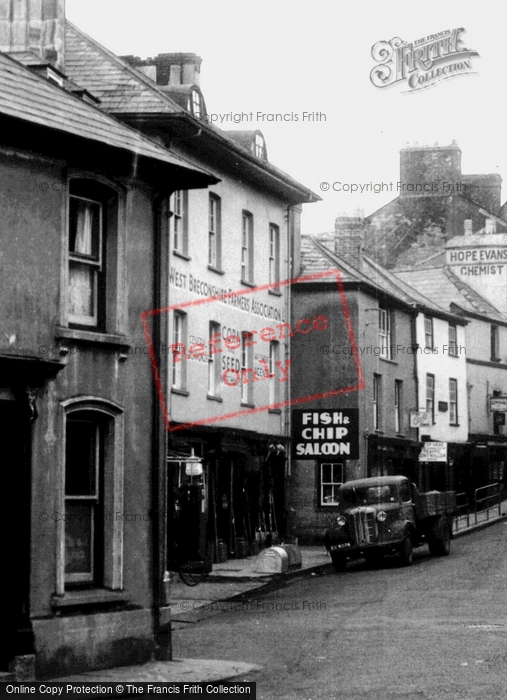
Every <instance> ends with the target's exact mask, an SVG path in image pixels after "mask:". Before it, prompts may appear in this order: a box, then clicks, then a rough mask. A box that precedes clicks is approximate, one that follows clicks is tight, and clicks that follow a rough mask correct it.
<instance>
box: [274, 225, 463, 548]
mask: <svg viewBox="0 0 507 700" xmlns="http://www.w3.org/2000/svg"><path fill="white" fill-rule="evenodd" d="M364 233H365V225H364V222H363V221H362V220H361V219H360V218H357V217H356V218H353V217H339V218H338V219H337V220H336V223H335V232H334V234H332V235H329V234H323V235H320V236H319V235H317V236H304V237H303V240H302V248H301V276H300V278H299V282H298V283H297V284H294V285H293V302H292V310H293V320H295V319H296V318H298V319H303V318H308V319H311V318H315V317H317V316H320V317H324V318H325V319H327V320H328V326H327V327H326V328H325V329H323V330H321V331H319V333H318V334H313V335H308V337H300V336H298V337H295V338H294V339H293V341H292V367H293V374H294V376H295V377H297V382H296V381H294V382H293V384H292V398H293V400H294V401H298V400H299V399H305V398H307V397H309V396H312V400H311V401H310V402H308V403H306V402H305V404H304V405H303V406H301V408H299V407H298V408H299V410H298V408H296V407H295V409H294V411H293V429H292V438H293V461H292V472H291V475H290V477H289V479H288V481H287V498H288V531H289V532H290V533H291V534H293V535H294V536H296V537H298V538H299V540H300V542H303V543H305V544H308V543H318V542H322V540H323V535H324V531H325V529H326V527H327V526H328V524H329V522H330V520H331V519H332V518H333V514H334V513H335V511H336V490H337V488H338V486H339V485H340V484H341V483H342V482H344V481H349V480H351V479H354V478H360V477H367V476H377V475H394V474H403V475H406V476H408V477H410V478H411V479H412V480H413V481H414V482H416V483H417V484H418V485H419V486H421V487H424V488H426V487H427V485H428V482H429V481H431V482H432V483H435V479H434V478H433V477H434V476H435V474H437V473H438V470H440V472H443V471H444V470H442V465H438V464H435V465H434V464H427V465H426V466H425V468H424V469H422V468H421V465H420V464H419V453H420V449H421V441H422V440H438V441H442V440H443V441H445V442H446V443H449V444H450V445H452V448H450V449H449V457H450V461H451V460H453V459H454V452H453V451H454V450H457V451H459V449H460V448H459V445H460V444H461V443H463V442H466V435H467V433H466V424H467V403H466V388H465V384H466V380H465V357H464V355H463V354H461V355H459V354H456V353H455V352H454V346H453V347H452V348H451V349H450V348H449V344H448V338H449V337H450V330H449V329H450V328H451V327H452V328H453V330H454V332H455V335H454V339H455V341H456V342H458V343H459V344H461V345H463V344H464V325H465V321H464V319H462V318H460V317H459V316H457V315H455V314H452V313H450V311H449V310H446V309H444V308H443V307H442V306H440V305H439V304H437V303H435V302H434V301H431V300H430V299H429V298H428V297H426V296H424V295H422V294H421V293H419V292H418V291H416V290H415V289H412V288H411V287H409V286H408V285H407V284H405V282H403V281H402V280H400V279H398V278H397V277H396V276H395V275H394V274H392V273H391V272H390V271H388V270H386V269H384V268H382V267H381V266H379V265H378V264H377V263H375V262H374V261H373V260H372V259H371V258H370V257H369V255H366V253H365V245H364ZM336 271H339V273H340V275H339V278H338V280H337V278H336V274H333V272H334V273H336ZM428 328H431V337H429V336H428ZM444 346H445V347H444ZM428 378H431V379H432V380H433V384H432V393H428V390H427V388H426V387H427V386H428V381H429V379H428ZM435 378H438V382H436V381H435ZM444 402H445V412H444V407H443V403H444ZM458 405H459V417H460V419H459V420H458ZM421 414H424V415H426V416H429V419H426V420H424V421H423V424H422V425H421V422H420V421H419V420H417V421H416V420H415V418H419V416H420V415H421ZM335 422H336V426H335ZM428 423H429V424H430V425H427V424H428ZM416 426H417V427H416ZM329 427H330V428H331V433H330V434H328V430H329ZM336 428H338V432H337V431H336ZM343 428H345V429H346V430H348V433H347V432H345V433H344V437H343V438H341V439H340V437H339V435H338V433H340V432H343ZM340 429H342V430H341V431H340ZM450 466H451V469H450V470H449V469H447V470H445V474H447V475H448V480H449V481H452V480H453V478H454V475H453V474H452V468H453V467H454V464H451V465H450ZM456 467H457V468H458V467H459V465H456ZM430 477H432V478H431V479H430ZM445 486H448V484H445Z"/></svg>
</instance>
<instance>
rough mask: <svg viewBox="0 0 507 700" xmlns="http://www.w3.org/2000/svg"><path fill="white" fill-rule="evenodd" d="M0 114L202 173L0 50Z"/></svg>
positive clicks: (202, 171) (199, 169)
mask: <svg viewBox="0 0 507 700" xmlns="http://www.w3.org/2000/svg"><path fill="white" fill-rule="evenodd" d="M0 114H3V115H5V116H8V117H14V118H16V119H21V120H23V121H27V122H30V123H32V124H37V125H39V126H43V127H47V128H52V129H55V130H56V131H59V132H65V133H68V134H72V135H74V136H78V137H81V138H85V139H90V140H91V141H96V142H99V143H101V144H106V145H108V146H112V147H113V148H118V149H121V150H123V151H130V152H131V153H135V154H137V155H138V156H142V157H146V158H152V159H156V160H158V161H163V162H165V163H170V164H172V165H177V166H180V167H184V168H187V169H190V168H192V169H193V170H195V171H196V172H199V173H201V174H203V173H205V171H204V170H203V169H201V168H196V167H195V166H191V165H190V164H189V163H188V162H187V161H186V160H185V159H183V158H179V157H178V156H175V155H173V154H172V153H170V152H169V151H168V150H167V149H166V148H164V147H162V146H159V145H158V144H156V143H155V142H154V141H151V140H150V139H148V138H147V137H145V136H143V135H142V134H140V133H139V132H138V131H136V130H135V129H132V128H131V127H129V126H126V125H125V124H122V123H121V122H120V121H118V120H116V119H115V118H114V117H111V116H109V115H108V114H105V113H104V112H103V111H101V110H100V109H99V108H97V107H94V106H93V105H91V104H89V103H87V102H85V101H84V100H81V99H79V98H78V97H76V96H74V95H72V94H71V93H69V92H68V91H66V90H64V89H63V88H60V87H58V86H57V85H54V84H53V83H51V82H50V81H48V80H46V79H45V78H42V77H40V76H38V75H37V74H36V73H34V72H33V71H32V70H30V69H29V68H25V66H23V65H22V64H21V63H19V62H17V61H15V60H14V59H13V58H11V57H10V56H7V55H5V54H0ZM211 177H212V178H213V181H215V180H216V178H214V177H213V176H211V175H210V178H211Z"/></svg>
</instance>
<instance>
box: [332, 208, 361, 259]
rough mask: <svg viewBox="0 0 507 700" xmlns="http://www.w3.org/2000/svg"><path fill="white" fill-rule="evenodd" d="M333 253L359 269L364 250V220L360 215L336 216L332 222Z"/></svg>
mask: <svg viewBox="0 0 507 700" xmlns="http://www.w3.org/2000/svg"><path fill="white" fill-rule="evenodd" d="M334 232H335V233H334V236H335V238H334V250H335V254H336V255H337V256H338V257H340V258H342V259H343V260H345V262H348V263H349V264H350V265H352V266H353V267H355V268H356V269H357V270H360V269H361V267H362V261H363V250H364V222H363V218H362V217H360V216H337V217H336V219H335V222H334Z"/></svg>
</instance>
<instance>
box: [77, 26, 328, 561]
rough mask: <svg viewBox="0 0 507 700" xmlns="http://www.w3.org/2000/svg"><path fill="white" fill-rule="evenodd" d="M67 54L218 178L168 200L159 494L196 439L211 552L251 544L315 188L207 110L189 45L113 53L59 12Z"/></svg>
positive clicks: (270, 522)
mask: <svg viewBox="0 0 507 700" xmlns="http://www.w3.org/2000/svg"><path fill="white" fill-rule="evenodd" d="M66 56H67V63H66V65H67V70H68V72H69V75H70V76H71V77H72V78H73V79H75V80H76V81H77V82H79V84H80V85H83V86H85V87H86V88H87V89H88V90H89V91H90V92H92V93H93V94H94V95H95V96H97V97H98V98H100V100H101V107H102V108H103V109H106V110H107V111H108V112H110V113H111V114H114V115H115V116H116V117H117V118H118V119H121V120H122V121H124V122H126V123H128V124H130V125H133V126H135V127H136V128H138V129H140V130H142V131H143V132H144V133H146V134H148V135H150V136H152V137H154V138H156V139H157V140H159V141H160V142H162V143H164V144H165V145H167V146H169V145H170V146H171V149H172V150H173V151H174V152H175V153H177V154H179V155H181V156H182V157H187V158H191V159H192V162H195V163H197V164H199V165H201V166H202V167H203V168H205V169H206V170H209V171H210V172H212V173H213V174H214V175H215V176H216V177H217V179H220V182H219V183H218V184H217V185H216V186H214V187H212V188H210V190H209V191H204V190H203V191H201V192H190V191H186V190H185V189H181V190H180V191H178V192H177V193H175V194H174V195H173V197H172V200H171V212H170V217H171V218H170V228H171V236H170V248H169V251H168V266H169V282H170V289H169V296H170V306H169V308H168V310H167V312H166V313H164V314H162V316H161V318H162V322H163V323H166V324H167V326H168V334H169V337H170V338H171V341H172V342H171V345H173V346H175V347H181V349H182V352H171V353H169V357H168V362H167V368H166V369H167V382H166V384H165V386H164V403H165V407H164V408H165V410H166V412H167V415H168V420H169V422H170V432H169V458H170V469H171V472H172V480H171V479H170V481H171V483H170V486H169V498H170V499H171V497H172V498H173V500H174V517H175V518H176V519H178V518H179V517H180V513H181V499H180V498H179V495H180V494H181V492H182V489H183V490H185V489H186V487H187V486H188V484H189V483H190V482H192V478H193V477H189V475H188V474H186V467H185V465H186V459H187V458H188V456H189V455H191V454H192V453H193V454H194V455H196V456H197V457H199V458H200V459H201V463H202V466H203V474H202V477H201V478H200V484H201V487H202V496H203V500H202V508H201V511H202V513H201V514H202V516H204V517H203V518H202V521H203V522H202V527H204V528H205V530H206V532H205V533H204V535H203V533H202V531H201V539H202V537H204V538H205V539H207V540H208V544H209V545H211V548H209V547H208V549H210V551H211V552H212V554H213V556H214V559H215V561H217V560H218V559H219V558H223V557H224V556H229V557H236V556H242V555H245V554H246V553H247V552H249V551H256V550H257V547H258V545H259V544H263V543H266V542H269V540H270V539H273V537H276V535H277V534H279V533H280V532H281V531H282V529H283V525H284V504H283V500H284V490H285V468H286V454H287V448H288V441H289V438H290V433H289V415H288V409H287V407H286V405H285V402H286V401H287V400H288V397H289V392H288V386H289V381H288V376H287V368H288V367H289V364H288V363H289V361H290V346H289V343H290V340H291V338H290V334H289V333H288V331H287V329H285V330H283V329H281V328H280V325H281V326H283V324H284V323H288V322H289V321H290V310H289V292H290V289H289V285H288V284H287V283H286V282H287V280H290V279H291V277H292V265H293V262H292V261H293V259H297V257H298V246H299V235H300V233H299V230H300V215H301V209H302V207H301V205H302V204H303V203H305V202H314V201H317V200H318V199H319V197H318V196H317V195H315V194H313V193H312V192H311V191H310V190H308V189H307V188H306V187H304V186H303V185H301V184H300V183H298V182H296V181H295V180H294V179H293V178H291V177H290V176H289V175H287V174H286V173H284V172H282V171H281V170H280V169H278V168H276V167H275V166H274V165H273V164H272V163H270V162H269V160H268V153H267V147H266V143H265V140H264V137H263V135H262V133H261V132H260V131H258V130H254V131H237V132H236V131H222V130H220V129H218V128H217V127H215V126H213V124H211V123H210V119H209V115H208V112H207V108H206V102H205V99H204V96H203V94H202V92H201V89H200V67H201V59H200V58H199V57H198V56H196V55H195V54H192V53H164V54H159V55H158V56H156V57H154V58H149V59H145V60H142V59H140V58H136V57H134V56H126V57H123V58H122V57H118V56H115V55H114V54H112V53H111V52H110V51H108V50H107V49H106V48H104V47H103V46H101V45H100V44H99V43H97V42H96V41H94V40H93V39H91V38H90V37H89V36H87V35H85V34H84V33H83V32H81V31H80V30H79V29H78V28H77V27H75V26H73V25H72V24H70V23H67V31H66ZM280 283H281V284H280ZM263 329H268V330H266V331H265V332H264V333H262V331H263ZM269 329H272V331H273V332H271V330H269ZM230 336H231V337H233V338H235V339H239V340H231V341H227V338H229V337H230ZM213 337H216V338H220V341H218V340H217V341H216V342H215V344H214V345H213V344H212V343H211V339H212V338H213ZM190 347H192V348H194V349H195V352H194V350H193V351H192V353H190V352H189V349H190ZM203 347H204V348H205V349H204V350H203ZM284 372H285V374H284ZM194 481H195V479H194ZM178 529H181V528H177V526H176V525H175V527H173V528H169V531H170V532H173V533H174V532H175V531H177V530H178ZM196 536H197V533H196ZM172 537H173V535H171V534H170V535H169V538H170V540H171V539H172ZM184 546H185V548H187V547H190V546H191V543H188V542H185V543H184ZM199 546H200V547H201V550H202V547H203V545H202V542H201V544H200V545H199Z"/></svg>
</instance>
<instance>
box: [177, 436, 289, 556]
mask: <svg viewBox="0 0 507 700" xmlns="http://www.w3.org/2000/svg"><path fill="white" fill-rule="evenodd" d="M191 456H196V457H198V458H199V459H200V462H201V464H202V473H201V474H199V475H198V476H196V475H192V474H191V473H189V472H190V469H189V467H188V464H189V458H190V457H191ZM285 464H286V449H285V446H284V445H282V444H281V443H280V442H279V441H278V439H277V438H273V436H267V435H266V436H262V435H261V436H260V435H257V434H250V433H247V432H246V431H235V430H230V429H223V430H215V431H209V432H206V431H199V432H198V431H182V432H181V434H180V435H178V437H177V438H175V439H173V440H172V443H171V445H170V450H169V453H168V467H169V468H168V475H169V477H168V478H169V481H170V484H169V489H168V492H169V494H168V495H169V498H168V501H169V504H168V512H169V523H168V546H169V552H170V560H172V563H173V565H174V564H175V563H176V562H177V560H178V557H180V558H181V556H184V555H186V554H187V553H189V552H190V551H191V550H194V554H195V550H196V549H197V551H198V552H199V554H200V558H202V559H206V558H210V559H211V560H212V561H214V562H215V563H217V562H221V561H225V560H226V559H227V558H242V557H246V556H250V555H253V554H256V553H258V551H259V549H260V548H262V547H266V546H270V545H271V544H272V543H273V542H275V541H276V540H277V539H278V537H279V536H280V535H281V534H282V532H283V530H284V524H285V523H284V481H285ZM190 494H193V495H192V496H191V495H190ZM190 502H192V504H193V505H190ZM178 548H180V551H179V552H178ZM181 548H183V549H184V550H185V552H182V551H181Z"/></svg>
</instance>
